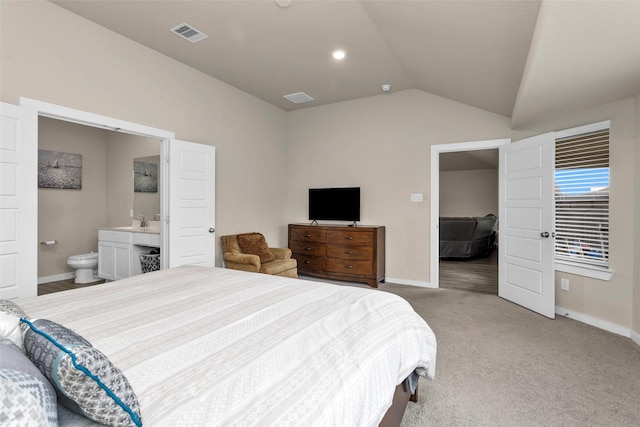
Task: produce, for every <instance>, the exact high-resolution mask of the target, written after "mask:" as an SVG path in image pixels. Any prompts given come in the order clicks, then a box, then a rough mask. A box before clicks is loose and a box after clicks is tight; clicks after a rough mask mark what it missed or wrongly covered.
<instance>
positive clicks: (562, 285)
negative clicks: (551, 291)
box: [560, 279, 569, 292]
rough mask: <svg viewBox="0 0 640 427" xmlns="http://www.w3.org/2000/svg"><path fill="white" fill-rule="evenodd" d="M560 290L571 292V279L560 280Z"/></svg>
mask: <svg viewBox="0 0 640 427" xmlns="http://www.w3.org/2000/svg"><path fill="white" fill-rule="evenodd" d="M560 289H562V290H563V291H567V292H569V279H560Z"/></svg>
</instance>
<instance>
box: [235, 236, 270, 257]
mask: <svg viewBox="0 0 640 427" xmlns="http://www.w3.org/2000/svg"><path fill="white" fill-rule="evenodd" d="M238 246H240V250H241V251H242V253H244V254H253V255H258V256H259V257H260V262H261V263H265V262H269V261H273V260H274V259H276V256H275V255H274V254H273V253H271V251H270V250H269V245H267V241H266V240H265V238H264V236H263V235H262V234H260V233H245V234H238Z"/></svg>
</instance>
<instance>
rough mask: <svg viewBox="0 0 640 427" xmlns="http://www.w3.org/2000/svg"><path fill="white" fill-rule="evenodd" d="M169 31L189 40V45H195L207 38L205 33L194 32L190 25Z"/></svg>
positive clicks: (176, 27)
mask: <svg viewBox="0 0 640 427" xmlns="http://www.w3.org/2000/svg"><path fill="white" fill-rule="evenodd" d="M169 31H171V32H172V33H176V34H177V35H179V36H180V37H182V38H184V39H187V40H189V41H190V42H191V43H197V42H199V41H201V40H204V39H206V38H207V37H209V36H208V35H206V34H205V33H203V32H200V31H198V30H196V29H195V28H193V27H192V26H191V25H188V24H184V23H183V24H180V25H177V26H175V27H173V28H172V29H171V30H169Z"/></svg>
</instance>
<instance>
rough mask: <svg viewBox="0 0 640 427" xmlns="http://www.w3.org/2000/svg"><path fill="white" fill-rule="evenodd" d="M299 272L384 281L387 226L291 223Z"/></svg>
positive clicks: (291, 245) (373, 282) (373, 283)
mask: <svg viewBox="0 0 640 427" xmlns="http://www.w3.org/2000/svg"><path fill="white" fill-rule="evenodd" d="M289 249H291V252H293V258H295V259H296V260H297V261H298V273H299V274H303V275H307V276H314V277H322V278H325V279H335V280H346V281H350V282H363V283H367V284H368V285H369V286H371V287H373V288H377V287H378V282H384V227H382V226H358V227H348V226H340V225H307V224H289Z"/></svg>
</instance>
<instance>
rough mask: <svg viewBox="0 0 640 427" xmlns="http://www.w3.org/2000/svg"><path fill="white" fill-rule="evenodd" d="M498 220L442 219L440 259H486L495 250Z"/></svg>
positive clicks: (475, 218) (482, 218)
mask: <svg viewBox="0 0 640 427" xmlns="http://www.w3.org/2000/svg"><path fill="white" fill-rule="evenodd" d="M497 227H498V218H496V216H495V215H493V214H489V215H487V216H484V217H440V258H479V257H486V256H488V255H489V254H490V253H491V250H492V249H493V246H494V243H495V239H496V230H497Z"/></svg>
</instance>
